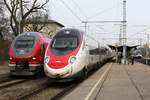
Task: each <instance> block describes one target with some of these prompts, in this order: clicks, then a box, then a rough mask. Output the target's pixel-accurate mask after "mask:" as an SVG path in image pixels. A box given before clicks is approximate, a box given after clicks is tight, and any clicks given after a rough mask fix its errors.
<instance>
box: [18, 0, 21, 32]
mask: <svg viewBox="0 0 150 100" xmlns="http://www.w3.org/2000/svg"><path fill="white" fill-rule="evenodd" d="M19 7H20V8H19V16H18V17H19V19H18V24H19V25H18V32H19V33H18V34H20V24H21V0H20V1H19Z"/></svg>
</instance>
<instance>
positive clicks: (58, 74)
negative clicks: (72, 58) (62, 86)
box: [44, 66, 71, 78]
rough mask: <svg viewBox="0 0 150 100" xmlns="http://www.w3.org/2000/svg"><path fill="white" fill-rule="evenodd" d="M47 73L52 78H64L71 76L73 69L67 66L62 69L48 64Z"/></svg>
mask: <svg viewBox="0 0 150 100" xmlns="http://www.w3.org/2000/svg"><path fill="white" fill-rule="evenodd" d="M44 71H45V74H46V75H48V76H50V77H52V78H64V77H69V76H70V74H71V69H70V68H69V67H65V68H62V69H51V68H49V67H48V66H47V67H45V69H44Z"/></svg>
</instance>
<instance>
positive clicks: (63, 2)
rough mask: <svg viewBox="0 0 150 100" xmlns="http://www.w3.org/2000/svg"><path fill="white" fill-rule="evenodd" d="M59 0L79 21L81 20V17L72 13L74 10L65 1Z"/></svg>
mask: <svg viewBox="0 0 150 100" xmlns="http://www.w3.org/2000/svg"><path fill="white" fill-rule="evenodd" d="M60 1H61V2H62V4H63V5H64V6H65V7H66V8H67V9H68V10H69V11H70V12H71V13H72V14H73V15H74V16H75V17H76V19H78V20H79V21H82V20H81V18H80V17H79V16H78V15H76V14H75V13H74V11H73V10H72V9H71V8H70V7H69V6H68V5H67V4H66V3H65V1H64V0H60Z"/></svg>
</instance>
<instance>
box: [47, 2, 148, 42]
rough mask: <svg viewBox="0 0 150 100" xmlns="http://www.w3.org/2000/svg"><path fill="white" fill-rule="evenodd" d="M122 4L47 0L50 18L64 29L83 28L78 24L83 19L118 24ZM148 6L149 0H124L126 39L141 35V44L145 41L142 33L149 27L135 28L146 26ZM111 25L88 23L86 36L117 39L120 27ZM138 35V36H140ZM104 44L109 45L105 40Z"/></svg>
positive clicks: (113, 40)
mask: <svg viewBox="0 0 150 100" xmlns="http://www.w3.org/2000/svg"><path fill="white" fill-rule="evenodd" d="M122 2H123V0H51V2H50V12H51V17H52V19H54V20H56V21H58V22H60V23H62V24H64V25H65V26H66V27H75V28H79V29H83V27H82V26H83V25H84V24H82V23H81V21H85V20H90V21H106V20H120V21H121V20H122V15H123V11H122V9H123V8H122V4H123V3H122ZM149 5H150V0H127V25H128V27H127V37H130V38H131V37H132V38H140V37H141V36H142V38H143V42H145V41H144V39H146V36H147V35H146V34H148V33H149V32H150V31H149V30H150V29H149V28H150V26H136V25H150V13H149V9H150V6H149ZM114 24H115V23H114ZM114 24H103V23H99V24H98V23H96V24H89V25H88V26H89V28H88V34H89V35H92V36H93V37H94V36H95V38H97V39H98V38H99V39H101V38H118V37H119V29H120V28H119V26H118V25H114ZM102 33H105V34H102ZM137 33H138V34H137ZM139 33H142V35H140V34H139ZM144 33H145V34H144ZM93 34H94V35H93ZM102 40H104V39H102ZM104 41H105V42H107V43H108V41H109V42H110V40H109V39H107V40H104ZM111 41H112V43H116V42H118V39H111ZM128 42H130V43H132V42H134V43H135V42H136V43H138V42H139V41H137V40H133V39H129V40H128Z"/></svg>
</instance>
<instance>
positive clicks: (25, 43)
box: [14, 36, 35, 49]
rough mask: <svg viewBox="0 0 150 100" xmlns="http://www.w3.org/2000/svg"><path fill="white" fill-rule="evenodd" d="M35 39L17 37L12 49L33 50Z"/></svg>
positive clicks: (32, 37) (31, 37)
mask: <svg viewBox="0 0 150 100" xmlns="http://www.w3.org/2000/svg"><path fill="white" fill-rule="evenodd" d="M34 38H35V37H34V36H30V37H29V36H22V37H19V38H18V39H17V40H16V42H15V45H14V47H15V48H16V49H26V48H27V49H29V48H33V46H34V41H35V39H34Z"/></svg>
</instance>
